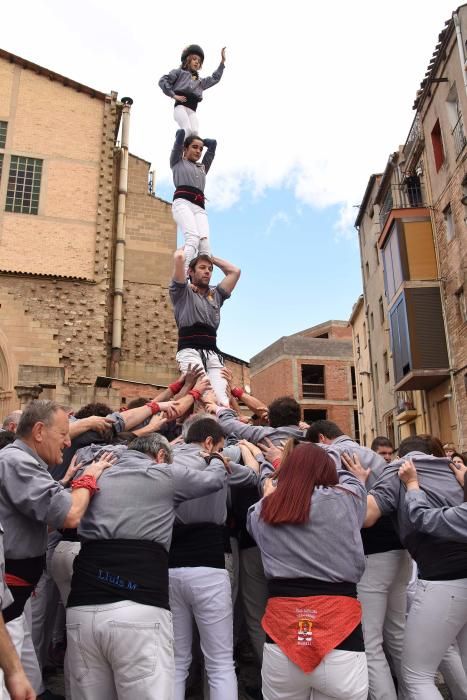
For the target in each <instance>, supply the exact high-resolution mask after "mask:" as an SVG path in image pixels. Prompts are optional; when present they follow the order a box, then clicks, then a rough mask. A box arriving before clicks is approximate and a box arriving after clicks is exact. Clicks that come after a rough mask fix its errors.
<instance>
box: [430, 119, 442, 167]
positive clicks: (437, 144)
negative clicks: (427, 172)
mask: <svg viewBox="0 0 467 700" xmlns="http://www.w3.org/2000/svg"><path fill="white" fill-rule="evenodd" d="M431 144H432V146H433V155H434V158H435V166H436V172H438V170H439V169H440V168H441V166H442V164H443V163H444V146H443V135H442V134H441V127H440V125H439V119H437V120H436V124H435V125H434V127H433V130H432V132H431Z"/></svg>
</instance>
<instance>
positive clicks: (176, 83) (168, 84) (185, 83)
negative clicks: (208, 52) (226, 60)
mask: <svg viewBox="0 0 467 700" xmlns="http://www.w3.org/2000/svg"><path fill="white" fill-rule="evenodd" d="M224 68H225V66H224V64H223V63H220V64H219V66H218V67H217V69H216V70H215V71H214V73H213V74H212V75H210V76H207V77H206V78H196V77H194V76H193V74H192V73H191V71H189V70H184V69H183V68H174V70H171V71H170V73H168V74H167V75H163V76H162V78H161V79H160V80H159V87H160V89H161V90H162V92H163V93H164V94H165V95H167V96H168V97H174V96H175V95H184V96H185V97H188V96H191V95H192V96H193V97H195V98H196V100H197V101H198V102H201V100H202V99H203V90H207V89H208V88H210V87H212V86H213V85H216V84H217V83H218V82H219V80H220V79H221V78H222V74H223V72H224Z"/></svg>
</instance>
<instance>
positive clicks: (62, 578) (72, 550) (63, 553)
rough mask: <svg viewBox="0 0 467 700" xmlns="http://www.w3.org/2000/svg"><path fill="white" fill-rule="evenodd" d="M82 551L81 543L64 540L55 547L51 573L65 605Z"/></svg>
mask: <svg viewBox="0 0 467 700" xmlns="http://www.w3.org/2000/svg"><path fill="white" fill-rule="evenodd" d="M80 549H81V542H68V541H66V540H62V542H59V543H58V544H57V546H56V547H55V552H54V555H53V557H52V561H51V563H50V573H51V574H52V578H53V580H54V581H55V583H56V585H57V588H58V590H59V592H60V598H61V599H62V603H63V605H65V607H66V604H67V600H68V596H69V595H70V591H71V577H72V576H73V562H74V560H75V558H76V557H77V556H78V554H79V551H80Z"/></svg>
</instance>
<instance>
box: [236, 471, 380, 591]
mask: <svg viewBox="0 0 467 700" xmlns="http://www.w3.org/2000/svg"><path fill="white" fill-rule="evenodd" d="M338 476H339V483H340V484H341V485H342V486H343V487H344V489H340V488H335V487H334V488H329V487H319V488H316V489H315V490H314V492H313V495H312V498H311V504H310V519H309V521H308V522H307V523H305V524H304V525H269V524H268V523H265V522H264V520H262V518H261V517H260V513H261V506H262V502H263V500H262V499H261V501H258V503H256V504H255V505H254V506H251V508H250V509H249V511H248V518H247V529H248V532H249V533H250V535H251V536H252V537H253V538H254V540H255V541H256V543H257V545H258V547H259V549H260V551H261V558H262V560H263V566H264V573H265V575H266V578H316V579H320V580H321V581H331V582H336V583H337V582H342V581H348V582H350V583H358V581H359V580H360V578H361V576H362V574H363V571H364V569H365V557H364V554H363V546H362V539H361V537H360V528H361V527H362V524H363V521H364V519H365V513H366V491H365V487H364V486H363V484H362V483H361V482H360V481H359V480H358V479H356V478H355V477H354V476H353V475H352V474H349V472H346V471H343V470H338Z"/></svg>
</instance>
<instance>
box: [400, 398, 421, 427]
mask: <svg viewBox="0 0 467 700" xmlns="http://www.w3.org/2000/svg"><path fill="white" fill-rule="evenodd" d="M417 416H418V411H417V409H416V408H415V406H414V402H413V398H412V392H411V391H404V392H400V396H399V399H398V401H397V409H396V421H397V422H398V423H410V421H413V420H415V418H416V417H417Z"/></svg>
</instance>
